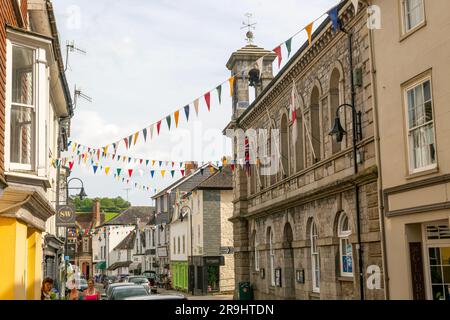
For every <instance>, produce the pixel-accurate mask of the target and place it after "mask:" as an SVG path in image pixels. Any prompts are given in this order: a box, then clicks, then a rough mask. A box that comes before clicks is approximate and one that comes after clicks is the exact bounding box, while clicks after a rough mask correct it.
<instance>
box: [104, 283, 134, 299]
mask: <svg viewBox="0 0 450 320" xmlns="http://www.w3.org/2000/svg"><path fill="white" fill-rule="evenodd" d="M130 286H134V284H133V283H128V282H116V283H111V284H110V285H109V286H108V288H107V289H106V290H105V293H104V294H103V295H102V298H104V299H107V300H109V298H110V296H111V293H112V291H113V289H114V288H117V287H130Z"/></svg>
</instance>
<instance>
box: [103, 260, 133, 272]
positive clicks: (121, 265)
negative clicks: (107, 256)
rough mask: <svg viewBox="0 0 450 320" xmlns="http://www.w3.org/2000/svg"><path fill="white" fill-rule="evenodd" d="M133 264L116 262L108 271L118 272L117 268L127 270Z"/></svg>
mask: <svg viewBox="0 0 450 320" xmlns="http://www.w3.org/2000/svg"><path fill="white" fill-rule="evenodd" d="M131 263H132V261H120V262H115V263H113V264H112V265H110V266H109V268H108V270H110V271H112V270H116V269H117V268H126V267H129V266H130V264H131Z"/></svg>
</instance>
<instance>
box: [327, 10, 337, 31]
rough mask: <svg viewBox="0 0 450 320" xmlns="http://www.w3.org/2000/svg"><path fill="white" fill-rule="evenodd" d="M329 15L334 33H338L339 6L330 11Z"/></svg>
mask: <svg viewBox="0 0 450 320" xmlns="http://www.w3.org/2000/svg"><path fill="white" fill-rule="evenodd" d="M327 14H328V16H329V17H330V20H331V23H332V24H333V31H334V32H336V31H338V30H339V29H340V27H339V13H338V6H336V7H334V8H333V9H331V10H330V11H328V12H327Z"/></svg>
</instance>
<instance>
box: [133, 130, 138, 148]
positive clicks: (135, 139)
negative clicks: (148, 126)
mask: <svg viewBox="0 0 450 320" xmlns="http://www.w3.org/2000/svg"><path fill="white" fill-rule="evenodd" d="M138 137H139V132H136V133H135V134H134V140H133V145H136V141H137V139H138Z"/></svg>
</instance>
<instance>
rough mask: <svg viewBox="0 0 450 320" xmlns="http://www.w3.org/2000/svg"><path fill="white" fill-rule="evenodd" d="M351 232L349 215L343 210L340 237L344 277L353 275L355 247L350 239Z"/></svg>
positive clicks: (340, 219) (340, 218) (340, 253)
mask: <svg viewBox="0 0 450 320" xmlns="http://www.w3.org/2000/svg"><path fill="white" fill-rule="evenodd" d="M351 234H352V230H351V228H350V225H349V223H348V217H347V215H346V214H345V213H344V212H342V213H341V215H340V216H339V223H338V237H339V256H340V259H339V260H340V267H341V276H344V277H352V276H353V247H352V244H351V243H350V240H349V237H350V235H351Z"/></svg>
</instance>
